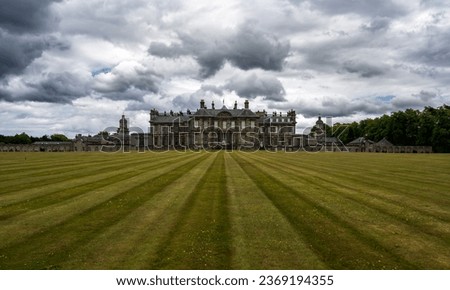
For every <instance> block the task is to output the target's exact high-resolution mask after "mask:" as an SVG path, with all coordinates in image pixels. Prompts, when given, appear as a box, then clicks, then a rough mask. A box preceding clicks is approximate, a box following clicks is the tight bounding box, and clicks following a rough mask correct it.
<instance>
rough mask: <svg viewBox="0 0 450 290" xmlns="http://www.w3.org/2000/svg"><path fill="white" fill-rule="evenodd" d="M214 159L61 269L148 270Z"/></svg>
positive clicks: (102, 233)
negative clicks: (81, 266) (125, 266)
mask: <svg viewBox="0 0 450 290" xmlns="http://www.w3.org/2000/svg"><path fill="white" fill-rule="evenodd" d="M214 159H215V156H214V155H213V154H206V155H205V156H204V158H202V160H200V161H199V162H198V164H196V165H195V167H194V168H192V169H190V170H186V171H184V174H183V175H182V176H180V178H178V179H176V180H174V181H173V182H172V183H171V184H170V185H168V186H167V187H165V188H163V189H162V190H160V191H159V192H158V193H156V194H155V195H154V196H153V197H152V198H151V199H149V200H148V201H146V202H145V203H143V204H142V205H141V206H140V207H138V208H136V209H135V210H133V211H132V212H130V214H129V215H128V216H126V217H125V218H123V219H122V220H121V221H119V222H118V223H117V224H115V225H112V226H110V227H107V228H105V229H103V230H102V231H100V232H99V233H98V235H97V236H96V237H95V238H94V239H93V240H91V241H89V242H88V243H86V244H84V245H82V246H81V247H80V248H78V249H77V250H76V251H74V252H73V253H72V255H71V256H72V257H73V258H72V259H71V260H69V261H67V262H65V263H63V264H62V265H61V267H62V268H64V269H67V268H69V269H70V268H74V269H76V268H77V267H79V265H83V267H84V268H88V269H104V268H107V269H122V268H123V265H127V268H128V269H148V266H147V265H148V264H149V263H151V261H153V260H154V259H156V258H157V257H158V255H159V254H160V253H159V252H158V249H159V245H160V244H161V243H162V242H163V241H164V240H165V239H166V237H167V235H168V234H169V232H170V230H171V228H172V227H173V226H174V225H175V224H176V223H177V222H178V218H179V215H180V214H181V213H182V211H181V208H182V207H183V205H184V203H185V202H186V200H187V199H188V198H189V196H190V195H191V194H194V193H193V190H194V189H195V188H196V186H197V185H198V183H199V181H200V179H201V178H202V176H204V175H205V174H206V171H207V170H208V168H210V165H211V164H212V163H213V161H214Z"/></svg>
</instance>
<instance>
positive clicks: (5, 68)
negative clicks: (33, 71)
mask: <svg viewBox="0 0 450 290" xmlns="http://www.w3.org/2000/svg"><path fill="white" fill-rule="evenodd" d="M47 47H48V43H46V42H45V41H44V40H43V39H41V38H39V37H35V36H28V37H22V36H15V35H11V34H9V33H7V32H5V31H2V30H1V29H0V78H2V77H4V76H5V75H7V74H17V73H20V72H22V71H23V70H24V69H25V68H26V67H27V66H28V65H29V64H30V63H31V62H32V61H33V60H34V59H36V58H38V57H40V56H41V55H42V52H43V51H44V49H46V48H47Z"/></svg>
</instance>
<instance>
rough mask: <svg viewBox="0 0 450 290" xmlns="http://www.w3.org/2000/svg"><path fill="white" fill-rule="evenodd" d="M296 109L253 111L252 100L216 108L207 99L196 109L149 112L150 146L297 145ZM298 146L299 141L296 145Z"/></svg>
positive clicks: (268, 146)
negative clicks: (239, 104)
mask: <svg viewBox="0 0 450 290" xmlns="http://www.w3.org/2000/svg"><path fill="white" fill-rule="evenodd" d="M295 125H296V114H295V111H293V110H291V111H289V112H287V113H285V114H283V113H277V112H273V113H272V114H267V113H266V112H265V111H258V112H253V111H252V110H250V108H249V102H248V101H245V103H244V107H243V108H238V104H237V103H236V102H235V104H234V107H233V108H232V109H229V108H227V107H226V106H225V105H224V106H222V108H220V109H216V108H215V105H214V102H213V103H212V104H211V108H210V109H208V108H207V107H206V106H205V102H204V100H201V101H200V107H199V108H198V109H197V111H196V112H191V111H189V110H188V111H186V112H185V113H184V112H179V113H174V112H172V111H171V112H169V113H166V112H164V113H160V112H159V111H157V110H156V109H152V110H151V111H150V136H149V147H150V148H151V149H161V150H167V149H172V148H190V149H201V148H204V149H240V150H245V149H250V150H251V149H260V148H265V149H284V150H292V148H293V147H294V146H295V144H294V143H295V142H294V137H295V136H296V135H295ZM297 145H298V144H297Z"/></svg>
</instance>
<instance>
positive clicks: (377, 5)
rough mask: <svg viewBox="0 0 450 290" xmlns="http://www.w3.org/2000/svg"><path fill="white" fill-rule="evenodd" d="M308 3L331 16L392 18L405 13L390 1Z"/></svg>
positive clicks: (321, 1)
mask: <svg viewBox="0 0 450 290" xmlns="http://www.w3.org/2000/svg"><path fill="white" fill-rule="evenodd" d="M297 2H298V1H297ZM302 2H305V1H302ZM308 2H309V3H310V4H311V6H312V7H313V8H315V9H318V10H320V11H322V12H324V13H327V14H331V15H336V14H348V13H357V14H361V15H372V16H388V17H394V16H398V15H403V14H405V13H407V9H406V8H405V7H402V6H399V5H398V4H396V3H395V2H393V1H391V0H378V1H373V0H358V1H348V0H310V1H308Z"/></svg>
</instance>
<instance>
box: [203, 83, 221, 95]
mask: <svg viewBox="0 0 450 290" xmlns="http://www.w3.org/2000/svg"><path fill="white" fill-rule="evenodd" d="M201 90H202V91H205V92H212V93H214V94H216V95H219V96H222V95H223V88H222V87H218V86H214V85H202V86H201Z"/></svg>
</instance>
